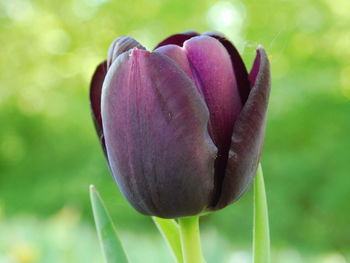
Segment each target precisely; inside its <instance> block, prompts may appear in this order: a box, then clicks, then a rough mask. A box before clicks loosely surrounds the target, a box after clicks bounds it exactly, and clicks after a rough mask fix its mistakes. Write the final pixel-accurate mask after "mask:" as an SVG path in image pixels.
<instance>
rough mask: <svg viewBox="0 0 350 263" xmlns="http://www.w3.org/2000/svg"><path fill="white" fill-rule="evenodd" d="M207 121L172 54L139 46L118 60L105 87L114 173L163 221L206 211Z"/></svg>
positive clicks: (209, 180)
mask: <svg viewBox="0 0 350 263" xmlns="http://www.w3.org/2000/svg"><path fill="white" fill-rule="evenodd" d="M208 119H209V113H208V110H207V107H206V105H205V103H204V101H203V99H202V98H201V96H200V95H199V94H198V91H197V90H196V88H195V86H194V84H193V82H192V81H191V80H190V79H189V78H188V77H187V76H186V75H185V74H184V72H183V71H182V70H181V69H180V68H179V67H178V66H177V65H176V64H175V63H174V62H173V61H172V60H171V59H170V58H168V57H167V56H165V55H163V54H160V53H158V52H147V51H143V50H139V49H133V50H132V51H129V52H127V53H124V54H122V55H120V56H119V57H118V58H117V60H116V61H115V62H114V63H113V65H112V66H111V68H110V70H109V71H108V73H107V76H106V79H105V82H104V86H103V90H102V122H103V129H104V133H105V138H106V145H107V152H108V158H109V160H110V161H109V162H110V167H111V170H112V172H113V175H114V177H115V179H116V181H117V183H118V185H119V187H120V189H121V191H122V192H123V194H124V195H125V196H126V198H127V199H128V200H129V202H130V203H131V204H132V205H133V206H134V208H135V209H137V210H138V211H140V212H141V213H144V214H148V215H156V216H159V217H163V218H175V217H182V216H189V215H194V214H198V213H200V212H201V211H203V210H204V209H206V207H207V206H208V203H209V200H210V198H211V194H212V191H213V173H214V171H213V170H214V159H215V156H216V147H215V145H214V144H213V143H212V141H211V139H210V137H209V135H208V132H207V124H208Z"/></svg>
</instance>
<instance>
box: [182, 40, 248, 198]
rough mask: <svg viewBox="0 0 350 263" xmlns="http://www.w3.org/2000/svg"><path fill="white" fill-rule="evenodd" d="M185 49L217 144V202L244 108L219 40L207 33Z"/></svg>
mask: <svg viewBox="0 0 350 263" xmlns="http://www.w3.org/2000/svg"><path fill="white" fill-rule="evenodd" d="M183 48H184V50H185V52H186V54H187V57H188V60H189V62H190V64H191V66H192V73H193V75H194V78H195V79H196V86H197V88H198V89H199V90H200V92H201V93H202V95H203V97H204V99H205V101H206V104H207V106H208V109H209V112H210V121H209V134H210V135H211V137H212V139H213V141H214V143H215V145H216V146H217V147H218V158H217V160H216V163H215V194H214V197H213V200H212V203H216V202H217V199H218V197H219V193H220V192H221V185H222V180H223V178H224V175H225V168H226V162H227V158H228V151H229V149H230V144H231V136H232V130H233V125H234V123H235V120H236V119H237V117H238V115H239V113H240V111H241V109H242V104H241V99H240V95H239V91H238V88H237V82H236V78H235V75H234V72H233V68H232V63H231V59H230V56H229V54H228V53H227V51H226V49H225V47H224V46H223V45H222V44H221V43H220V42H219V41H218V40H217V39H215V38H212V37H209V36H204V35H203V36H198V37H193V38H191V39H190V40H187V41H186V42H185V43H184V47H183Z"/></svg>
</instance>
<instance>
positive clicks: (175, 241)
mask: <svg viewBox="0 0 350 263" xmlns="http://www.w3.org/2000/svg"><path fill="white" fill-rule="evenodd" d="M152 218H153V221H154V223H155V224H156V226H157V228H158V230H159V232H160V233H161V234H162V236H163V238H164V239H165V241H166V243H167V244H168V246H169V248H170V250H171V251H172V252H173V255H174V257H175V258H176V261H177V262H178V263H183V258H182V248H181V238H180V228H179V225H178V224H177V223H176V221H175V220H174V219H163V218H159V217H152Z"/></svg>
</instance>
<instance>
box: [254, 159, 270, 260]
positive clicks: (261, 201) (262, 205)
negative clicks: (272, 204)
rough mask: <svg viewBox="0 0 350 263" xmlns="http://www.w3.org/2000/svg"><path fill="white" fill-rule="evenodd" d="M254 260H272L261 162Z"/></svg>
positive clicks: (257, 176)
mask: <svg viewBox="0 0 350 263" xmlns="http://www.w3.org/2000/svg"><path fill="white" fill-rule="evenodd" d="M253 262H254V263H269V262H270V231H269V217H268V212H267V200H266V192H265V184H264V176H263V172H262V168H261V164H259V167H258V171H257V173H256V178H255V182H254V226H253Z"/></svg>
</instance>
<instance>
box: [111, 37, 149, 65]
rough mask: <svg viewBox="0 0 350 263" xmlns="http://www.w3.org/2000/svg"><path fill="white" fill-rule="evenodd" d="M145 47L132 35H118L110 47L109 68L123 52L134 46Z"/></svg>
mask: <svg viewBox="0 0 350 263" xmlns="http://www.w3.org/2000/svg"><path fill="white" fill-rule="evenodd" d="M135 47H136V48H138V49H145V48H144V47H143V46H142V45H141V44H140V43H139V42H137V41H136V40H135V39H133V38H131V37H126V36H122V37H118V38H116V39H115V40H114V41H113V42H112V44H111V45H110V46H109V49H108V59H107V66H108V68H109V67H110V66H111V65H112V63H113V61H114V60H115V59H116V58H117V57H118V56H119V55H120V54H122V53H124V52H126V51H128V50H129V49H133V48H135Z"/></svg>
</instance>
